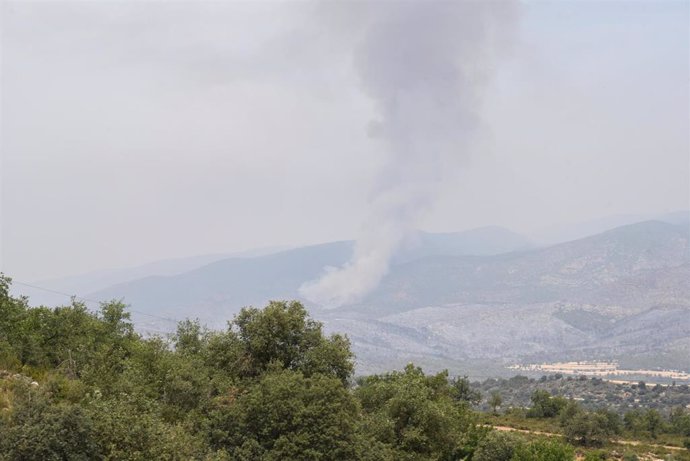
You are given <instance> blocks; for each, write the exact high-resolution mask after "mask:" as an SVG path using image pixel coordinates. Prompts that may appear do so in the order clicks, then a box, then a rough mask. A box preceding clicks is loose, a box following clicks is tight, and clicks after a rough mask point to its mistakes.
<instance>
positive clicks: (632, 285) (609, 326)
mask: <svg viewBox="0 0 690 461" xmlns="http://www.w3.org/2000/svg"><path fill="white" fill-rule="evenodd" d="M677 217H681V218H682V216H680V215H679V216H677ZM669 221H672V222H674V223H670V222H661V221H645V222H640V223H635V224H630V225H625V226H621V227H617V228H615V229H612V230H608V231H605V232H602V233H598V234H596V235H591V236H588V237H585V238H580V239H577V240H573V241H569V242H565V243H559V244H555V245H550V246H542V247H538V246H535V245H534V244H533V243H532V242H531V241H530V240H529V239H527V238H525V237H523V236H520V235H518V234H515V233H513V232H511V231H508V230H506V229H502V228H497V227H488V228H481V229H475V230H471V231H466V232H458V233H448V234H431V233H422V232H420V233H419V234H418V235H416V236H415V237H414V238H413V239H411V241H410V242H408V245H406V246H405V248H404V249H403V250H402V251H400V252H399V254H398V255H397V256H396V258H395V261H394V264H393V266H392V267H391V270H390V273H389V274H388V275H387V276H386V277H385V278H384V280H383V281H382V283H381V284H380V286H379V287H378V288H377V289H376V290H375V291H374V292H372V293H371V294H370V295H368V296H367V297H366V298H365V299H363V300H362V301H361V302H360V303H358V304H356V305H350V306H344V307H342V308H339V309H336V310H323V309H321V308H319V307H318V306H314V305H311V304H309V303H308V302H306V301H305V304H306V305H307V306H308V307H309V308H310V310H311V312H312V315H313V316H315V317H316V318H317V319H319V320H321V321H323V322H324V324H325V327H326V329H327V330H328V331H332V332H336V331H337V332H343V333H346V334H348V336H349V337H350V338H351V340H352V342H353V349H354V351H355V353H356V354H357V357H358V369H359V371H360V372H362V373H367V372H372V371H380V370H384V369H386V370H387V369H390V368H392V367H398V366H402V365H404V364H405V363H407V362H409V361H414V362H415V363H419V364H422V365H424V366H425V367H427V368H430V369H440V368H449V369H450V370H451V371H454V370H456V371H459V370H463V372H465V373H470V374H473V375H474V376H481V375H488V374H495V373H494V372H498V371H500V369H502V367H503V366H504V365H507V364H512V363H516V362H522V363H524V362H529V361H543V360H563V359H592V358H602V359H619V360H621V361H622V362H623V363H629V364H631V365H639V366H642V365H646V366H649V365H654V366H661V365H665V366H669V367H675V368H683V369H686V370H690V249H689V248H690V247H689V243H688V242H689V238H688V237H689V234H690V226H689V225H688V223H687V222H684V221H683V220H682V219H676V220H672V219H669ZM352 248H353V242H351V241H342V242H331V243H325V244H321V245H313V246H308V247H301V248H294V249H290V250H285V251H278V252H269V254H263V255H255V256H246V257H222V256H221V257H220V258H218V259H216V258H217V256H209V257H207V258H211V259H212V260H209V261H204V260H203V257H202V258H200V259H197V260H178V261H177V262H176V263H175V264H176V265H177V269H176V270H175V271H173V269H172V268H173V266H175V264H167V265H166V264H163V266H164V268H166V270H168V273H162V272H161V273H159V274H158V275H147V276H144V277H141V278H134V279H128V280H125V281H123V282H122V283H116V284H113V285H111V286H107V287H99V288H98V289H96V290H94V291H93V292H91V293H88V294H87V296H86V297H87V298H90V299H101V300H103V299H113V298H115V299H121V298H122V299H124V300H125V301H126V302H127V303H129V304H131V305H132V308H133V309H134V310H135V311H137V313H136V314H135V315H134V319H135V322H136V323H137V325H138V326H139V328H140V329H142V330H147V329H148V330H152V331H166V330H167V331H170V330H171V329H172V328H174V324H173V323H172V322H166V321H164V320H162V319H160V318H158V317H160V316H162V317H171V318H175V319H183V318H187V317H189V318H195V317H196V318H199V319H201V320H202V322H204V323H206V324H208V325H210V326H212V327H223V326H224V324H225V322H226V320H228V319H230V318H232V316H233V315H234V314H235V313H236V312H237V311H238V310H239V309H240V308H241V307H243V306H247V305H254V306H262V305H264V304H265V303H266V301H268V300H270V299H299V298H300V297H299V292H298V289H299V287H300V286H301V285H302V284H303V283H304V282H305V281H308V280H312V279H315V278H317V277H318V276H319V275H320V274H322V273H323V270H324V267H326V266H339V265H342V264H343V263H344V262H346V261H347V260H348V259H349V257H350V256H351V253H352ZM186 264H187V265H189V266H187V268H185V267H184V266H185V265H186ZM185 269H187V270H185ZM160 270H162V269H160V268H159V271H160ZM62 302H63V303H64V298H63V300H62ZM34 304H35V302H34ZM141 313H143V314H151V315H153V316H156V317H148V316H147V315H142V314H141ZM490 370H493V371H490Z"/></svg>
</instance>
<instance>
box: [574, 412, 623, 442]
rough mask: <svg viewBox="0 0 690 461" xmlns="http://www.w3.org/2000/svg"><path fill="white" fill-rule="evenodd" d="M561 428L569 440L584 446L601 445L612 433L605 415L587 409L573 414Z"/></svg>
mask: <svg viewBox="0 0 690 461" xmlns="http://www.w3.org/2000/svg"><path fill="white" fill-rule="evenodd" d="M563 430H564V433H565V436H566V438H567V439H568V441H569V442H571V443H577V444H580V445H584V446H601V445H603V444H604V443H605V442H606V441H607V440H608V439H609V438H610V437H611V436H612V435H613V432H612V431H611V429H610V427H609V421H608V419H607V417H606V416H605V415H602V414H601V413H592V412H587V411H580V412H578V413H577V414H575V415H574V416H573V418H571V420H570V421H568V422H567V423H566V424H565V426H564V427H563Z"/></svg>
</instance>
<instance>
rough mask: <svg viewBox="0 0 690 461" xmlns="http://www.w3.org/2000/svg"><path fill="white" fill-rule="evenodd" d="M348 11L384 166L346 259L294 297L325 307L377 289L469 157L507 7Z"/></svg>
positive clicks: (436, 5)
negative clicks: (443, 185)
mask: <svg viewBox="0 0 690 461" xmlns="http://www.w3.org/2000/svg"><path fill="white" fill-rule="evenodd" d="M349 5H350V6H351V7H352V8H354V10H353V9H349V10H348V11H347V12H345V14H343V16H345V17H346V19H345V21H346V22H348V23H349V24H350V25H351V26H352V28H353V29H354V28H357V27H358V28H359V29H358V30H360V31H361V34H360V35H359V38H358V39H357V42H358V45H357V46H356V48H355V51H354V63H355V66H356V71H357V74H358V76H359V78H360V82H361V86H362V89H363V91H364V92H365V93H366V94H367V95H368V96H369V97H370V98H371V99H372V100H373V101H374V103H375V106H376V109H377V112H378V114H377V115H378V119H377V120H375V121H372V122H370V123H369V128H368V130H369V134H370V135H371V136H372V138H375V139H376V142H379V143H380V144H381V146H382V149H383V150H384V151H385V152H384V153H385V155H386V162H385V167H384V168H383V169H382V171H381V172H380V174H379V175H378V180H377V182H376V184H375V186H374V188H373V190H372V194H371V203H370V209H369V212H368V217H367V219H366V220H365V222H364V224H363V226H362V229H361V231H360V235H359V237H358V239H357V242H356V245H355V250H354V254H353V256H352V258H351V260H350V261H349V262H348V263H347V264H345V265H344V266H343V267H341V268H338V269H334V268H330V269H328V270H327V271H326V273H325V274H324V275H323V276H322V277H321V278H320V279H318V280H315V281H311V282H307V283H305V284H304V285H303V286H302V287H301V289H300V292H301V294H302V296H304V297H305V298H307V299H309V300H311V301H313V302H315V303H317V304H320V305H322V306H326V307H338V306H340V305H343V304H349V303H353V302H357V301H358V300H359V299H361V298H362V297H363V296H364V295H366V294H367V293H369V292H370V291H371V290H373V289H374V288H376V286H377V285H378V284H379V282H380V281H381V279H382V278H383V277H384V276H385V275H386V273H387V272H388V270H389V265H390V260H391V258H392V257H393V255H394V254H395V252H396V251H397V250H398V249H399V248H400V246H401V245H402V244H403V242H404V241H405V240H406V238H408V237H409V235H410V233H411V232H413V231H414V230H415V228H416V226H417V225H418V222H419V220H420V218H422V217H423V215H424V213H425V212H426V211H427V210H428V209H429V207H430V206H431V204H432V203H433V199H434V197H435V196H436V194H437V187H438V184H439V182H440V180H441V179H442V176H443V173H444V171H447V170H448V169H449V168H457V167H458V165H461V164H462V160H463V159H465V158H466V157H467V156H468V154H469V143H470V141H471V140H472V138H473V134H475V133H476V132H477V130H478V129H479V127H480V123H479V118H478V111H479V107H480V99H481V98H480V96H481V94H482V89H483V87H484V85H485V83H486V82H487V81H488V79H489V78H490V76H491V75H492V73H493V72H492V71H493V66H494V64H495V62H496V58H497V57H498V56H499V55H500V54H501V50H502V49H503V48H505V45H506V44H507V43H508V41H509V38H510V36H511V30H512V28H513V27H514V22H515V21H514V13H515V11H514V6H515V5H514V4H513V3H506V2H493V1H491V2H479V1H477V2H468V1H431V2H424V1H404V2H374V3H372V4H365V5H362V4H359V5H358V6H352V5H354V3H350V4H349ZM341 13H343V12H342V11H341Z"/></svg>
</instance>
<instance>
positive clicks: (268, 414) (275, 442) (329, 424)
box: [210, 369, 359, 460]
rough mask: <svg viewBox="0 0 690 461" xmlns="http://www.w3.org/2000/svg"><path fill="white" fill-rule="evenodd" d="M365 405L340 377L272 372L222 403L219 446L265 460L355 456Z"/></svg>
mask: <svg viewBox="0 0 690 461" xmlns="http://www.w3.org/2000/svg"><path fill="white" fill-rule="evenodd" d="M358 414H359V407H358V405H357V402H356V400H355V399H354V398H353V396H352V394H351V393H350V392H348V390H347V389H346V388H345V387H344V386H343V384H342V382H341V381H340V380H339V379H338V378H335V377H329V376H325V375H320V374H319V375H314V376H311V377H305V376H304V375H303V374H302V373H301V372H300V371H292V370H280V369H278V370H269V371H267V372H266V373H265V374H264V375H263V376H262V377H261V379H260V380H259V381H258V382H257V383H256V384H254V385H251V386H250V387H249V388H247V389H246V391H245V392H239V390H238V391H237V392H236V393H235V394H234V395H230V396H228V397H227V398H222V399H218V401H217V403H216V408H215V409H214V410H213V413H212V416H211V420H210V426H211V431H210V434H211V440H212V444H213V446H214V447H215V448H218V449H226V450H228V451H229V452H231V453H234V454H235V455H236V456H238V457H240V458H242V457H245V458H246V457H251V458H253V459H263V460H283V459H301V460H340V459H352V458H353V457H354V444H355V433H356V426H357V418H358Z"/></svg>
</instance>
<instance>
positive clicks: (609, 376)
mask: <svg viewBox="0 0 690 461" xmlns="http://www.w3.org/2000/svg"><path fill="white" fill-rule="evenodd" d="M508 368H509V369H511V370H518V371H531V372H544V373H560V374H564V375H570V376H574V375H584V376H597V377H600V378H602V379H604V380H606V381H611V382H617V383H621V384H632V383H634V382H635V381H630V380H626V379H625V377H646V378H652V379H654V378H661V379H672V380H678V381H683V382H685V381H690V373H688V372H685V371H680V370H646V369H637V370H632V369H624V368H620V367H619V365H618V362H615V361H612V362H606V361H595V360H593V361H579V362H555V363H540V364H529V365H511V366H509V367H508Z"/></svg>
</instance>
